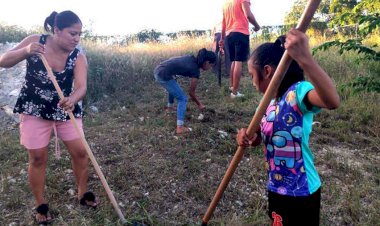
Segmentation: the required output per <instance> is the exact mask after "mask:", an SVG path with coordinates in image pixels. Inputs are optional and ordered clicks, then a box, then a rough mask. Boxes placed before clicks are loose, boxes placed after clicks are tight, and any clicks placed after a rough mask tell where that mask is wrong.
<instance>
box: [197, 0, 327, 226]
mask: <svg viewBox="0 0 380 226" xmlns="http://www.w3.org/2000/svg"><path fill="white" fill-rule="evenodd" d="M320 2H321V0H310V1H309V2H308V4H307V6H306V8H305V10H304V12H303V14H302V16H301V19H300V20H299V22H298V25H297V27H296V29H297V30H299V31H302V32H305V31H306V29H307V27H308V26H309V24H310V21H311V19H312V18H313V15H314V13H315V11H316V10H317V8H318V6H319V4H320ZM291 62H292V58H291V57H290V56H289V55H288V53H287V51H286V50H285V53H284V55H283V56H282V58H281V61H280V63H279V65H278V67H277V69H276V71H275V73H274V75H273V78H272V80H271V81H270V83H269V86H268V88H267V90H266V92H265V94H264V96H263V98H262V100H261V102H260V104H259V106H258V108H257V110H256V112H255V114H254V116H253V118H252V120H251V123H250V124H249V126H248V129H247V135H248V136H249V137H252V136H253V134H254V133H255V132H256V131H257V130H259V127H260V121H261V119H262V117H263V116H264V114H265V110H266V108H267V107H268V106H269V104H270V101H271V100H272V99H273V97H274V94H275V93H276V91H277V89H278V87H279V86H280V84H281V81H282V79H283V78H284V75H285V73H286V71H287V70H288V68H289V66H290V64H291ZM244 149H245V148H244V147H242V146H239V147H238V149H237V151H236V153H235V155H234V157H233V159H232V161H231V163H230V165H229V167H228V169H227V171H226V173H225V175H224V177H223V179H222V182H221V183H220V185H219V187H218V189H217V191H216V193H215V195H214V198H213V199H212V201H211V203H210V205H209V207H208V209H207V212H206V214H205V215H204V217H203V219H202V226H205V225H207V223H208V221H209V220H210V218H211V215H212V214H213V212H214V210H215V208H216V205H217V204H218V202H219V200H220V198H221V197H222V195H223V192H224V190H225V189H226V187H227V185H228V183H229V181H230V180H231V177H232V175H233V173H234V172H235V170H236V168H237V166H238V165H239V163H240V161H241V159H242V158H243V155H244Z"/></svg>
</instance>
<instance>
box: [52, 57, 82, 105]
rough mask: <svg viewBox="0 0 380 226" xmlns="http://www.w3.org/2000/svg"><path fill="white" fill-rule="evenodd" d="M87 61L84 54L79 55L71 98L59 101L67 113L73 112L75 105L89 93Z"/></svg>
mask: <svg viewBox="0 0 380 226" xmlns="http://www.w3.org/2000/svg"><path fill="white" fill-rule="evenodd" d="M87 69H88V65H87V59H86V56H85V55H83V54H79V55H78V59H77V61H76V65H75V68H74V91H73V92H72V93H71V95H70V96H69V97H65V98H64V99H63V100H60V101H59V106H60V107H62V108H63V109H64V110H65V111H73V110H74V107H75V104H77V103H78V102H79V101H80V100H82V99H83V98H84V96H85V95H86V91H87Z"/></svg>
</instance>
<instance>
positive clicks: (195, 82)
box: [189, 78, 205, 110]
mask: <svg viewBox="0 0 380 226" xmlns="http://www.w3.org/2000/svg"><path fill="white" fill-rule="evenodd" d="M197 85H198V79H197V78H191V82H190V91H189V95H190V97H191V99H192V100H193V101H194V102H195V103H196V104H197V105H198V108H199V109H201V110H202V109H204V108H205V106H204V105H203V104H202V103H201V102H200V101H199V99H198V97H197V96H196V95H195V90H196V88H197Z"/></svg>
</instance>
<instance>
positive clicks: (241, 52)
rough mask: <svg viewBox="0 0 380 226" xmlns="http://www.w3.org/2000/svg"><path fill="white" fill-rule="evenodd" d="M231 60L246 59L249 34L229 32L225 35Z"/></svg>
mask: <svg viewBox="0 0 380 226" xmlns="http://www.w3.org/2000/svg"><path fill="white" fill-rule="evenodd" d="M227 38H228V50H229V52H230V60H231V61H247V59H248V55H249V35H245V34H243V33H240V32H231V33H229V34H228V36H227Z"/></svg>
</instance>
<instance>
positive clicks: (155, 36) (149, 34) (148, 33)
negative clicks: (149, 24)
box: [136, 29, 162, 42]
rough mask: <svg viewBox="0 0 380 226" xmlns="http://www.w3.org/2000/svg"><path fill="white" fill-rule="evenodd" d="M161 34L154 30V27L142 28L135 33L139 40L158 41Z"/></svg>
mask: <svg viewBox="0 0 380 226" xmlns="http://www.w3.org/2000/svg"><path fill="white" fill-rule="evenodd" d="M161 35H162V33H161V32H158V31H155V30H154V29H152V30H147V29H144V30H142V31H140V32H139V33H137V34H136V37H137V40H138V41H139V42H157V41H159V39H160V36H161Z"/></svg>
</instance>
